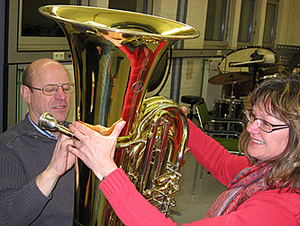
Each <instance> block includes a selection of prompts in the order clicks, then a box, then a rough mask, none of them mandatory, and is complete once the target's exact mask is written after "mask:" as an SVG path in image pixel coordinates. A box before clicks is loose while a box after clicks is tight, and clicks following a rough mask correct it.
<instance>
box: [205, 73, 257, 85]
mask: <svg viewBox="0 0 300 226" xmlns="http://www.w3.org/2000/svg"><path fill="white" fill-rule="evenodd" d="M249 80H252V76H251V74H249V73H244V72H233V73H226V74H219V75H216V76H214V77H211V78H210V79H209V80H208V82H209V83H211V84H214V85H228V84H233V83H234V82H235V83H242V82H246V81H249Z"/></svg>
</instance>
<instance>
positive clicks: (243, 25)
mask: <svg viewBox="0 0 300 226" xmlns="http://www.w3.org/2000/svg"><path fill="white" fill-rule="evenodd" d="M254 6H255V0H250V1H249V0H243V1H242V6H241V15H240V25H239V34H238V42H251V38H252V31H253V16H254Z"/></svg>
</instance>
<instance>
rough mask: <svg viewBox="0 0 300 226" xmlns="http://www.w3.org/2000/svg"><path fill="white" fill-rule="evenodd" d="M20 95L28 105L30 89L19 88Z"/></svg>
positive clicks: (25, 87)
mask: <svg viewBox="0 0 300 226" xmlns="http://www.w3.org/2000/svg"><path fill="white" fill-rule="evenodd" d="M21 94H22V97H23V99H24V100H25V101H26V103H27V104H29V103H30V95H31V91H30V88H29V87H28V86H24V85H22V86H21Z"/></svg>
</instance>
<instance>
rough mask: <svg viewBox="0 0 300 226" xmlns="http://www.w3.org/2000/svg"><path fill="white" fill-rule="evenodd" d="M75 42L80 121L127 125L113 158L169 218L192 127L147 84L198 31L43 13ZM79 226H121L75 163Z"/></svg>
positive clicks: (67, 9)
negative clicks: (164, 60)
mask: <svg viewBox="0 0 300 226" xmlns="http://www.w3.org/2000/svg"><path fill="white" fill-rule="evenodd" d="M39 11H40V13H41V14H42V15H44V16H46V17H48V18H50V19H53V20H54V21H56V22H57V23H58V25H59V26H60V27H61V28H62V30H63V31H64V33H65V35H66V37H67V40H68V42H69V46H70V50H71V55H72V64H73V70H74V78H75V102H76V104H75V105H76V120H80V121H82V122H85V123H89V124H92V125H101V126H105V127H110V126H111V125H112V124H113V123H114V122H115V121H117V120H118V119H119V118H123V119H124V120H125V121H126V125H125V127H124V128H123V130H122V132H121V134H120V137H119V138H118V142H117V147H116V154H115V157H114V160H115V162H116V164H117V165H118V166H119V167H121V168H122V169H123V170H124V171H125V173H126V174H127V175H128V177H129V178H130V180H131V181H132V182H133V183H134V184H135V186H136V188H137V190H138V191H139V192H140V193H141V194H143V196H144V197H145V198H146V199H147V200H148V201H149V202H150V203H151V204H153V205H154V206H156V207H157V208H158V209H159V210H160V211H161V212H163V213H165V214H166V215H167V216H168V215H169V212H170V208H171V207H172V206H174V205H175V200H174V195H175V193H176V192H177V191H178V190H179V178H180V176H181V175H180V173H179V170H180V165H181V163H182V160H183V156H184V152H185V150H186V143H187V138H188V124H187V119H186V116H185V114H184V112H183V111H182V110H181V109H180V108H179V106H178V104H177V103H175V102H174V101H172V100H170V99H167V98H163V97H150V98H146V94H147V87H148V84H149V81H150V80H151V78H152V76H153V74H154V72H155V69H156V68H157V65H158V63H159V61H160V59H161V58H162V57H163V56H164V54H165V53H166V51H167V50H169V49H170V48H171V47H172V45H173V44H174V43H175V42H176V41H178V40H182V39H191V38H196V37H198V36H199V33H198V31H197V30H196V29H194V28H193V27H191V26H188V25H186V24H183V23H180V22H176V21H173V20H169V19H165V18H161V17H156V16H150V15H146V14H141V13H133V12H126V11H120V10H111V9H103V8H97V7H83V6H61V5H50V6H42V7H40V8H39ZM75 169H76V176H75V177H76V179H75V189H76V190H75V203H74V225H93V226H94V225H121V224H122V222H121V221H120V220H119V219H118V218H117V216H116V214H115V213H114V212H113V210H112V208H111V206H110V205H109V203H107V200H106V198H105V197H104V195H103V194H102V193H101V191H100V190H99V183H100V181H99V180H98V179H97V178H96V177H95V175H94V174H93V172H92V171H91V170H90V169H88V168H87V167H86V166H85V165H84V163H83V162H82V161H81V160H80V159H77V160H76V164H75Z"/></svg>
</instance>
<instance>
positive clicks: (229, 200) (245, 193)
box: [205, 164, 270, 218]
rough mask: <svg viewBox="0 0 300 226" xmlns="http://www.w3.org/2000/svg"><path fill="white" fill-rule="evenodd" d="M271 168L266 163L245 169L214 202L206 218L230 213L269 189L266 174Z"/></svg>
mask: <svg viewBox="0 0 300 226" xmlns="http://www.w3.org/2000/svg"><path fill="white" fill-rule="evenodd" d="M269 170H270V166H269V165H266V164H260V165H254V166H253V167H249V168H245V169H243V170H242V171H241V172H240V173H239V174H238V175H237V176H236V177H235V178H234V179H233V181H232V182H231V183H230V184H229V186H228V188H227V189H226V190H225V191H224V192H223V193H222V194H221V195H220V196H219V197H218V198H217V200H216V201H215V202H214V203H213V205H212V206H211V207H210V209H209V210H208V212H207V214H206V216H205V218H210V217H217V216H220V215H226V214H229V213H231V212H232V211H235V210H236V209H237V208H238V207H239V206H240V205H241V204H242V203H243V202H245V201H246V200H247V199H249V198H251V197H252V196H253V195H255V194H256V193H258V192H261V191H265V190H268V189H269V186H268V185H267V184H266V179H265V175H266V173H267V171H269Z"/></svg>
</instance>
